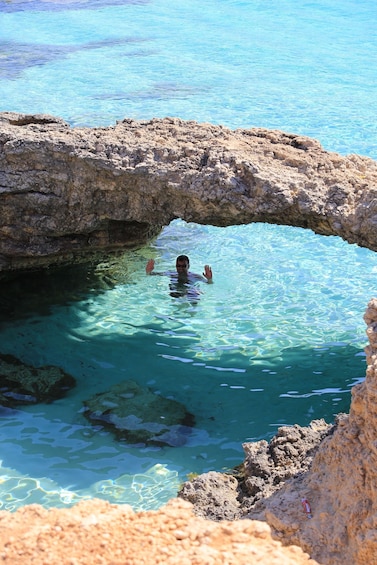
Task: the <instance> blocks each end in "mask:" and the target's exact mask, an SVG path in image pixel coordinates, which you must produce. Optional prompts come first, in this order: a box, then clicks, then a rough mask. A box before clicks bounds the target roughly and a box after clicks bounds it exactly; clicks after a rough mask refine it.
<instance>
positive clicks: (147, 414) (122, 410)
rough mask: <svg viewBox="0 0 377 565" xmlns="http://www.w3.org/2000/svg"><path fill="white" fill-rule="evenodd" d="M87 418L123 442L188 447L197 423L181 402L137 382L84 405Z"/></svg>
mask: <svg viewBox="0 0 377 565" xmlns="http://www.w3.org/2000/svg"><path fill="white" fill-rule="evenodd" d="M84 410H85V411H84V415H85V416H86V417H87V418H88V419H89V420H90V421H91V422H92V423H94V424H100V425H103V426H104V427H105V428H108V429H110V430H111V431H112V432H114V434H115V436H116V437H117V438H118V439H120V440H126V441H127V442H128V443H136V444H138V443H142V444H144V443H146V444H150V445H158V446H163V445H170V446H175V447H177V446H179V445H184V444H185V443H186V441H187V437H188V435H189V434H190V432H191V428H192V426H193V425H194V422H195V419H194V416H193V415H192V414H190V413H189V412H188V411H187V410H186V408H185V407H184V406H183V404H181V403H180V402H177V401H176V400H171V399H169V398H165V397H163V396H160V395H158V394H156V393H154V392H153V391H151V390H150V389H149V388H144V387H141V386H139V385H138V384H137V383H136V382H134V381H123V382H121V383H118V384H116V385H114V386H112V387H110V389H109V390H107V391H105V392H102V393H98V394H95V395H94V396H92V397H91V398H89V399H88V400H86V401H85V402H84Z"/></svg>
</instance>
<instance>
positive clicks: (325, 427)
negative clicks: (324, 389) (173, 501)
mask: <svg viewBox="0 0 377 565" xmlns="http://www.w3.org/2000/svg"><path fill="white" fill-rule="evenodd" d="M339 418H340V416H339ZM336 425H337V424H336ZM336 425H330V424H326V422H325V421H324V420H314V421H313V422H311V424H310V426H308V427H302V426H298V425H295V426H282V427H281V428H279V429H278V432H277V434H276V435H275V436H274V437H273V438H272V439H271V441H270V442H267V441H265V440H262V441H256V442H250V443H244V444H243V449H244V452H245V459H244V462H243V464H242V465H241V466H240V467H239V468H238V470H235V476H232V475H226V474H223V473H217V472H214V471H211V472H209V473H203V474H202V475H199V476H198V477H195V478H194V479H192V480H190V481H187V482H185V483H184V484H183V485H182V487H181V489H180V491H179V493H178V496H179V497H180V498H183V499H184V500H187V501H189V502H191V503H192V504H193V505H194V512H195V514H197V515H198V516H203V517H205V518H208V519H210V520H232V519H238V518H242V517H244V516H245V515H246V514H247V513H248V512H250V511H251V510H253V509H254V508H255V505H256V503H257V502H258V501H259V500H264V499H266V498H268V497H269V496H271V494H272V493H274V492H275V491H277V490H278V489H280V488H281V487H282V485H283V484H284V483H285V482H286V481H287V480H288V479H291V478H293V477H297V476H300V475H302V473H303V472H304V471H307V470H308V469H309V467H310V464H311V462H312V460H313V457H314V454H315V453H316V451H317V449H318V447H319V446H320V444H321V442H322V440H323V439H324V438H325V437H326V436H328V435H329V434H331V433H333V431H334V429H335V427H336Z"/></svg>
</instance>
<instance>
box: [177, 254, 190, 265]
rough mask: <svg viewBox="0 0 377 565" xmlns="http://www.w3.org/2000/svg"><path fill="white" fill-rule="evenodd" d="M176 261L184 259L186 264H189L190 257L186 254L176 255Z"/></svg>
mask: <svg viewBox="0 0 377 565" xmlns="http://www.w3.org/2000/svg"><path fill="white" fill-rule="evenodd" d="M178 261H186V262H187V264H188V265H190V259H189V258H188V257H187V255H178V257H177V259H176V263H177V262H178Z"/></svg>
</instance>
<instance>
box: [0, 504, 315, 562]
mask: <svg viewBox="0 0 377 565" xmlns="http://www.w3.org/2000/svg"><path fill="white" fill-rule="evenodd" d="M0 556H1V559H2V560H3V561H4V562H5V563H12V565H25V564H26V563H27V564H31V563H35V564H38V565H39V564H42V563H43V564H44V565H56V564H57V563H60V564H62V565H88V564H89V563H90V564H91V565H110V564H111V565H152V564H158V563H160V564H161V565H250V564H251V563H253V564H260V565H263V564H265V565H315V564H316V562H315V561H314V560H312V559H310V558H309V556H308V555H307V554H305V553H304V552H303V551H302V550H301V549H300V548H299V547H295V546H291V547H283V546H282V544H281V543H280V542H279V541H275V540H273V539H272V538H271V534H270V528H269V527H268V525H267V524H265V523H262V522H257V521H251V520H243V521H239V522H233V523H230V522H221V523H215V522H210V521H208V520H204V519H203V518H198V517H195V516H194V515H193V514H192V511H191V505H190V504H189V503H188V502H185V501H183V500H177V499H174V500H172V501H170V502H169V503H168V504H167V505H166V506H164V507H163V508H161V509H160V510H158V511H150V512H139V513H135V512H133V511H132V509H131V508H130V507H129V506H126V505H123V506H117V505H115V504H109V503H108V502H104V501H100V500H92V501H90V502H89V501H85V502H80V503H79V504H77V505H76V506H74V507H73V508H71V509H70V510H67V509H51V510H46V509H44V508H42V507H40V506H37V505H32V506H26V507H23V508H21V509H19V510H17V512H15V513H14V514H9V513H8V512H4V511H2V512H0Z"/></svg>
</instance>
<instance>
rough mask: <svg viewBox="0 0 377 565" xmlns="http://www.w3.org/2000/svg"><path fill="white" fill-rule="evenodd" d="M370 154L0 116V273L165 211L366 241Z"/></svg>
mask: <svg viewBox="0 0 377 565" xmlns="http://www.w3.org/2000/svg"><path fill="white" fill-rule="evenodd" d="M376 196H377V163H375V162H374V161H373V160H371V159H369V158H366V157H360V156H357V155H349V156H346V157H342V156H340V155H338V154H336V153H330V152H328V151H325V150H324V149H323V148H322V147H321V145H320V144H319V143H318V142H317V141H315V140H314V139H310V138H307V137H303V136H300V135H294V134H288V133H283V132H281V131H272V130H266V129H248V130H246V129H237V130H230V129H227V128H225V127H223V126H216V125H211V124H199V123H197V122H194V121H183V120H180V119H178V118H165V119H153V120H150V121H134V120H131V119H125V120H123V121H121V122H118V123H117V124H116V125H114V126H111V127H105V128H71V127H70V126H69V125H68V124H67V123H65V122H64V121H63V120H61V119H59V118H54V117H52V116H47V115H34V116H31V115H30V116H29V115H24V114H17V113H12V112H5V113H2V114H0V199H1V211H2V214H1V227H0V271H2V272H9V271H14V270H22V269H29V268H39V267H43V266H50V265H54V264H69V263H74V262H80V261H88V260H89V259H96V258H97V257H100V256H101V255H102V256H103V255H104V254H105V253H108V252H109V251H111V250H116V249H125V248H130V247H134V246H136V245H139V244H142V243H145V242H146V241H147V240H148V239H149V238H150V237H152V236H154V235H156V234H157V233H159V232H160V230H161V229H162V227H163V226H165V225H168V224H169V223H170V221H171V220H173V219H175V218H182V219H184V220H186V221H190V222H196V223H200V224H211V225H214V226H228V225H236V224H248V223H251V222H268V223H274V224H284V225H291V226H300V227H304V228H309V229H312V230H313V231H314V232H316V233H319V234H323V235H338V236H340V237H342V238H343V239H345V240H346V241H348V242H350V243H357V244H359V245H360V246H364V247H369V248H370V249H372V250H377V235H376V234H377V231H376V229H375V226H376V221H377V220H376V218H377V197H376Z"/></svg>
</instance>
